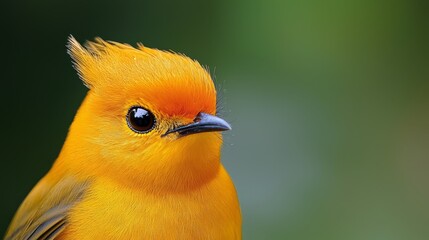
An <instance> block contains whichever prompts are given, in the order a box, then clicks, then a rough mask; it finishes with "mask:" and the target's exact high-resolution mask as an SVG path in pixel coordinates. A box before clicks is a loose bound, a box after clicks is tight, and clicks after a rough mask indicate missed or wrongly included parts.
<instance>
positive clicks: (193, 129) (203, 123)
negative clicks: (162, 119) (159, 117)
mask: <svg viewBox="0 0 429 240" xmlns="http://www.w3.org/2000/svg"><path fill="white" fill-rule="evenodd" d="M227 130H231V126H230V125H229V124H228V123H227V122H226V121H225V120H223V119H222V118H219V117H216V116H213V115H210V114H207V113H203V112H200V113H198V115H197V117H196V118H195V119H194V122H193V123H191V124H188V125H182V126H178V127H176V128H173V129H170V130H168V131H167V132H166V133H164V134H163V135H162V137H164V136H167V135H168V134H170V133H175V132H177V133H179V135H180V137H183V136H187V135H191V134H195V133H203V132H219V131H227Z"/></svg>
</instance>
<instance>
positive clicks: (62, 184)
mask: <svg viewBox="0 0 429 240" xmlns="http://www.w3.org/2000/svg"><path fill="white" fill-rule="evenodd" d="M87 187H88V182H84V181H76V179H75V178H73V177H66V178H62V179H61V180H60V181H58V182H56V183H52V181H48V180H47V179H42V180H41V181H40V182H39V183H38V184H37V185H36V187H35V188H34V189H33V190H32V191H31V193H30V194H29V195H28V196H27V198H26V199H25V200H24V202H23V203H22V205H21V206H20V207H19V209H18V211H17V213H16V215H15V217H14V219H13V220H12V223H11V225H10V226H9V229H8V231H7V233H6V237H5V240H9V239H10V240H11V239H14V240H15V239H19V240H24V239H25V240H33V239H34V240H35V239H37V240H45V239H46V240H47V239H55V237H57V236H58V235H59V234H60V233H61V232H62V231H63V230H64V229H65V227H66V226H67V215H68V212H69V210H70V209H71V208H72V207H73V206H74V205H75V204H76V203H77V202H79V200H80V199H81V198H82V196H83V194H84V193H85V190H86V189H87Z"/></svg>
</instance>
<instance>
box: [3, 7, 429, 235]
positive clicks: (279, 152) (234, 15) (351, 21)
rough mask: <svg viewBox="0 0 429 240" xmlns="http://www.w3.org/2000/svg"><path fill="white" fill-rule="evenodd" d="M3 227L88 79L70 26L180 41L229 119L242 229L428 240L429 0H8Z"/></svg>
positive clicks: (228, 155) (82, 31)
mask: <svg viewBox="0 0 429 240" xmlns="http://www.w3.org/2000/svg"><path fill="white" fill-rule="evenodd" d="M2 6H3V7H2V9H3V13H2V15H3V16H2V18H5V19H4V20H3V21H2V22H3V25H4V27H3V30H2V40H1V41H2V42H3V44H2V51H1V52H2V58H3V61H2V65H1V66H2V77H1V79H2V82H1V92H2V93H1V98H2V117H1V120H2V124H1V135H2V144H1V148H2V150H1V164H0V166H1V173H0V178H1V181H0V184H1V189H3V190H2V194H1V199H0V203H1V207H0V213H1V214H0V234H1V233H4V231H5V230H6V228H7V225H8V223H9V221H10V219H11V218H12V216H13V213H14V212H15V210H16V208H17V207H18V206H19V204H20V203H21V201H22V200H23V199H24V197H25V196H26V195H27V193H28V192H29V191H30V190H31V188H32V187H33V185H34V184H35V183H36V182H37V181H38V179H40V178H41V177H42V176H43V175H44V174H45V173H46V171H47V170H48V169H49V167H50V166H51V164H52V162H53V161H54V160H55V158H56V156H57V155H58V153H59V151H60V149H61V146H62V143H63V141H64V139H65V137H66V134H67V129H68V126H69V125H70V123H71V121H72V119H73V116H74V114H75V112H76V110H77V108H78V107H79V105H80V102H81V101H82V99H83V97H84V95H85V93H86V89H85V87H84V86H83V85H82V83H81V82H80V80H79V79H78V77H77V76H76V74H75V72H74V70H73V69H72V67H71V63H70V59H69V56H67V54H66V48H65V44H66V39H67V37H68V36H69V34H73V35H74V36H75V37H76V38H77V39H78V40H79V41H85V40H88V39H89V40H90V39H93V38H94V37H96V36H100V37H103V38H104V39H107V40H115V41H119V42H127V43H131V44H135V43H137V42H142V43H143V44H145V45H146V46H149V47H156V48H160V49H172V50H174V51H178V52H182V53H185V54H187V55H189V56H190V57H192V58H195V59H198V60H199V61H200V62H201V63H203V64H205V65H207V66H209V67H210V69H211V72H212V73H214V75H215V76H216V84H217V85H218V86H219V95H220V98H221V99H222V100H221V102H222V103H223V110H222V112H221V115H222V116H224V117H225V118H226V119H227V120H229V121H230V122H231V123H232V126H233V131H231V132H228V133H226V134H225V146H224V149H223V162H224V164H225V165H226V167H227V169H228V171H229V172H230V174H231V176H232V178H233V180H234V182H235V184H236V188H237V190H238V194H239V197H240V201H241V206H242V212H243V217H244V221H243V234H244V239H338V240H342V239H351V240H353V239H377V240H378V239H389V240H391V239H429V227H428V224H429V47H428V45H429V14H428V10H429V8H428V2H427V1H418V0H403V1H388V0H378V1H377V0H376V1H374V0H362V1H332V0H327V1H316V0H309V1H299V0H294V1H288V0H284V1H271V0H267V1H245V0H236V1H228V0H218V1H211V2H209V1H189V0H182V1H165V0H162V1H156V2H155V1H150V2H149V1H126V0H124V1H118V2H113V1H101V0H95V1H83V0H78V1H56V0H43V1H30V0H22V1H6V2H4V3H3V4H2Z"/></svg>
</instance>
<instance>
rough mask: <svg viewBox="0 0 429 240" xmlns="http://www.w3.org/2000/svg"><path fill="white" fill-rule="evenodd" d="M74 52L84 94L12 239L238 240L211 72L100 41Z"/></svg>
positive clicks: (223, 126) (236, 207)
mask: <svg viewBox="0 0 429 240" xmlns="http://www.w3.org/2000/svg"><path fill="white" fill-rule="evenodd" d="M67 51H68V53H69V55H70V56H71V59H72V63H73V67H74V68H75V69H76V71H77V73H78V76H79V78H80V79H81V80H82V81H83V83H84V85H85V86H86V87H87V88H88V89H87V93H86V96H85V98H84V100H83V102H82V104H81V106H80V107H79V109H78V111H77V113H76V115H75V117H74V120H73V122H72V124H71V125H70V128H69V130H68V134H67V137H66V139H65V142H64V144H63V147H62V148H61V151H60V153H59V155H58V157H57V158H56V160H55V161H54V163H53V165H52V167H51V168H50V170H49V171H48V172H47V174H46V175H45V176H44V177H42V178H41V180H40V181H39V182H38V183H37V184H36V185H35V187H34V188H33V189H32V190H31V192H30V193H29V194H28V195H27V197H26V198H25V200H24V201H23V202H22V204H21V205H20V207H19V208H18V210H17V212H16V214H15V216H14V217H13V219H12V221H11V223H10V225H9V228H8V230H7V232H6V235H5V239H7V240H9V239H31V240H32V239H38V240H46V239H59V240H68V239H241V237H242V229H241V228H242V217H241V210H240V204H239V200H238V196H237V191H236V188H235V186H234V184H233V182H232V179H231V177H230V176H229V174H228V172H227V171H226V169H225V167H224V166H223V164H222V161H221V147H222V142H223V140H222V133H221V132H222V131H227V130H231V126H230V124H229V123H228V122H227V121H225V120H224V119H222V118H220V117H219V116H217V114H218V113H217V112H218V111H217V100H216V98H217V97H216V88H215V84H214V82H213V80H212V78H211V76H210V73H209V71H208V69H207V67H203V66H202V65H201V64H200V63H199V62H198V61H196V60H194V59H191V58H189V57H187V56H185V55H184V54H180V53H176V52H173V51H171V50H158V49H155V48H149V47H146V46H144V45H143V44H141V43H138V44H137V46H132V45H129V44H126V43H118V42H114V41H105V40H103V39H101V38H98V37H97V38H95V39H94V40H90V41H86V42H85V43H84V44H80V43H79V42H78V41H77V40H76V39H75V38H74V37H73V36H71V35H70V36H69V39H68V42H67Z"/></svg>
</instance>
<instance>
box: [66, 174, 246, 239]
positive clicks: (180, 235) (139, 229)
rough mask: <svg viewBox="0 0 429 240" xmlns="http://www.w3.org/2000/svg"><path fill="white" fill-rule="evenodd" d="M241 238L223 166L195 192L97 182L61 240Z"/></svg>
mask: <svg viewBox="0 0 429 240" xmlns="http://www.w3.org/2000/svg"><path fill="white" fill-rule="evenodd" d="M208 238H210V239H241V215H240V209H239V204H238V199H237V195H236V192H235V188H234V186H233V184H232V182H231V180H230V178H229V176H228V174H227V172H226V171H225V170H224V168H223V167H222V168H220V170H219V174H218V175H217V176H216V177H215V178H214V179H213V180H212V181H211V182H209V183H208V184H206V185H204V186H202V187H200V188H199V189H195V190H193V191H191V192H183V193H148V192H145V191H142V190H140V189H136V188H128V187H124V186H122V185H120V184H118V183H116V182H114V181H109V180H108V179H97V180H96V181H95V182H94V183H93V185H92V186H91V187H90V189H89V191H88V192H87V194H86V195H85V197H84V199H83V200H82V201H81V202H80V203H79V204H78V205H76V207H75V208H74V209H73V210H72V211H71V213H70V216H69V227H68V228H67V229H66V231H65V232H64V234H63V236H62V239H208Z"/></svg>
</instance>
